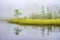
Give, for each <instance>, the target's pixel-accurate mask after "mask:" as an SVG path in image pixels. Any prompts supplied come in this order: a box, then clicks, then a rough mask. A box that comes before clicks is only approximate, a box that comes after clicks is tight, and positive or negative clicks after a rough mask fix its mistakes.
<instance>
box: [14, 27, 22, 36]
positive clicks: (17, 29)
mask: <svg viewBox="0 0 60 40" xmlns="http://www.w3.org/2000/svg"><path fill="white" fill-rule="evenodd" d="M14 31H15V34H16V35H19V33H20V32H21V31H22V29H21V28H20V27H19V26H17V27H14Z"/></svg>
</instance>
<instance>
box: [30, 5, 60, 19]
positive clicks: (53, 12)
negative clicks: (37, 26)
mask: <svg viewBox="0 0 60 40" xmlns="http://www.w3.org/2000/svg"><path fill="white" fill-rule="evenodd" d="M41 10H42V11H41V13H40V14H38V13H31V15H30V18H31V19H59V18H60V7H56V6H54V7H52V8H50V7H46V9H45V7H44V6H42V8H41Z"/></svg>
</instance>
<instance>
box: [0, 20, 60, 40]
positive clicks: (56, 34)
mask: <svg viewBox="0 0 60 40" xmlns="http://www.w3.org/2000/svg"><path fill="white" fill-rule="evenodd" d="M0 40H60V26H20V25H15V24H10V23H7V22H5V21H0Z"/></svg>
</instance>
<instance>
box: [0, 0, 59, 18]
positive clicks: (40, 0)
mask: <svg viewBox="0 0 60 40" xmlns="http://www.w3.org/2000/svg"><path fill="white" fill-rule="evenodd" d="M41 5H44V6H48V5H49V6H50V5H59V6H60V0H0V17H13V13H14V10H15V9H19V10H20V11H21V12H22V15H23V16H27V15H29V14H30V13H31V12H32V11H39V10H40V7H41Z"/></svg>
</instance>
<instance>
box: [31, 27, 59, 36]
mask: <svg viewBox="0 0 60 40" xmlns="http://www.w3.org/2000/svg"><path fill="white" fill-rule="evenodd" d="M34 28H36V30H38V28H40V29H41V30H40V31H41V33H42V36H44V35H45V32H46V34H47V35H48V36H49V34H50V33H51V32H60V26H32V29H34Z"/></svg>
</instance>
